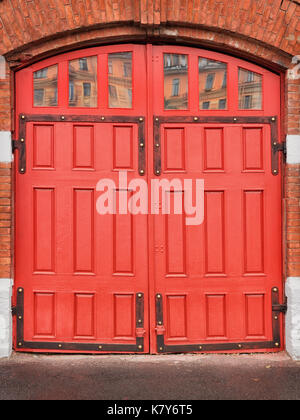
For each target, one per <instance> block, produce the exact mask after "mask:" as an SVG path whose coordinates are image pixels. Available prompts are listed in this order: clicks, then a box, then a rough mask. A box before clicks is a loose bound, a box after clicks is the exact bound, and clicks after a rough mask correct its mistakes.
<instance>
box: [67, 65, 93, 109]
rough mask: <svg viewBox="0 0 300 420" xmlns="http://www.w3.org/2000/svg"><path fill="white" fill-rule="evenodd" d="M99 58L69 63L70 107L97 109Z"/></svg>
mask: <svg viewBox="0 0 300 420" xmlns="http://www.w3.org/2000/svg"><path fill="white" fill-rule="evenodd" d="M97 102H98V100H97V57H86V58H79V59H76V60H72V61H70V62H69V106H72V107H87V108H95V107H97Z"/></svg>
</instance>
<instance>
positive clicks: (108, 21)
mask: <svg viewBox="0 0 300 420" xmlns="http://www.w3.org/2000/svg"><path fill="white" fill-rule="evenodd" d="M299 17H300V3H299V2H298V1H296V0H272V1H270V0H259V1H258V0H241V1H235V0H227V1H222V0H151V1H150V0H105V1H104V0H68V1H66V0H39V1H36V0H35V1H26V0H10V1H8V0H3V1H2V2H1V3H0V39H1V46H0V54H2V55H6V56H7V58H8V60H9V61H11V60H12V61H16V62H17V63H18V62H20V61H21V62H22V61H26V60H27V59H31V58H33V57H38V56H40V57H41V56H43V55H47V54H53V53H54V52H55V51H56V52H59V51H60V50H65V49H73V48H77V47H80V46H81V45H83V46H85V45H88V44H89V43H90V44H91V43H92V44H95V43H100V42H118V41H119V42H120V41H123V40H143V41H145V40H146V41H147V40H149V39H151V40H153V39H154V40H155V39H158V40H162V39H163V40H170V41H177V42H178V41H179V42H193V43H194V44H195V43H197V42H198V43H201V45H204V46H205V45H208V46H210V45H213V46H215V47H216V48H223V50H224V49H225V50H227V51H229V52H230V51H231V52H233V53H237V54H239V53H242V54H244V55H245V56H248V55H249V56H253V57H256V58H257V59H258V60H259V59H262V60H265V61H267V62H270V63H274V64H276V65H279V66H281V67H288V65H289V63H290V56H291V55H295V54H296V53H297V52H296V49H297V43H298V42H299V39H300V27H299Z"/></svg>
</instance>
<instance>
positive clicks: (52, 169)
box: [14, 45, 283, 353]
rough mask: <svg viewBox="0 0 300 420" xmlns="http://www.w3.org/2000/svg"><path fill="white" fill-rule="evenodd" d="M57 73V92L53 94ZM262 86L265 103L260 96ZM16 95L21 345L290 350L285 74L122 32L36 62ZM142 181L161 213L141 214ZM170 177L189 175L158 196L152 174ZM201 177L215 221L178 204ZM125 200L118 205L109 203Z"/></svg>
mask: <svg viewBox="0 0 300 420" xmlns="http://www.w3.org/2000/svg"><path fill="white" fill-rule="evenodd" d="M90 57H92V58H93V60H94V63H96V64H97V66H96V68H97V71H96V72H94V73H95V74H94V76H95V75H96V76H95V77H96V81H95V79H94V82H95V83H96V87H97V89H96V99H95V98H94V99H95V101H94V103H92V105H93V106H91V103H89V102H88V98H89V94H90V95H91V90H93V89H94V88H95V85H92V86H90V87H88V83H90V82H89V80H93V79H92V76H91V74H90V73H89V75H87V74H86V73H84V72H88V70H89V69H87V63H88V64H89V65H90V63H92V60H89V58H90ZM118 60H119V61H118ZM128 60H129V61H128ZM203 60H206V61H203ZM76 62H77V63H79V64H78V72H77V76H76V77H77V79H78V80H79V82H78V83H79V84H80V83H81V81H80V80H81V79H80V78H82V79H83V80H84V78H85V79H86V80H88V82H87V81H86V80H85V81H84V82H83V85H82V89H81V90H80V89H78V90H76V89H77V88H78V86H77V85H76V83H77V82H76V83H75V88H74V85H73V86H72V83H73V82H72V81H71V70H70V69H71V67H72V65H73V63H76ZM205 63H206V66H205ZM216 63H219V64H216ZM220 63H221V64H220ZM118 66H119V67H118ZM222 66H223V67H222ZM224 66H225V67H224ZM114 67H116V68H117V67H118V68H119V70H114ZM55 68H56V69H57V73H56V74H57V77H56V78H55V77H52V76H51V69H52V71H53V69H55ZM203 68H204V70H205V71H204V73H203ZM220 68H221V69H223V73H222V83H221V82H219V85H215V84H217V83H218V82H217V79H218V74H219V73H218V72H219V71H220ZM224 68H225V70H224ZM72 69H73V73H75V70H76V66H75V64H74V66H73V67H72ZM74 69H75V70H74ZM46 70H47V71H46ZM243 71H245V72H246V71H248V76H247V79H246V80H242V76H243ZM73 73H72V74H73ZM209 74H210V75H211V76H209ZM212 74H214V75H215V76H212ZM249 74H250V75H249ZM47 76H48V77H49V80H50V82H49V83H48V84H47ZM72 77H73V76H72ZM76 77H75V76H74V80H75V81H76V80H77V79H76ZM203 78H204V79H205V82H204V84H205V86H204V87H203V88H202V87H201V81H202V80H203ZM72 80H73V79H72ZM224 80H226V81H224ZM43 83H44V85H43ZM55 83H56V85H55V97H54V99H53V97H52V101H54V102H52V104H51V103H49V101H48V102H47V98H46V99H45V97H43V95H47V89H50V91H49V92H50V93H48V96H49V97H50V96H51V86H52V88H53V84H55ZM84 83H85V85H84ZM114 83H115V84H114ZM220 83H221V85H220ZM247 83H248V85H247ZM251 85H252V95H253V96H254V99H255V100H258V102H259V101H260V104H257V103H256V104H254V105H253V103H252V102H251V100H250V99H249V98H248V99H247V98H245V96H251ZM49 86H50V87H49ZM76 86H77V87H76ZM243 89H244V90H243ZM247 89H248V90H247ZM253 89H254V90H253ZM257 89H258V90H259V89H260V91H259V92H258V93H257ZM74 90H75V94H74ZM42 91H43V92H42ZM16 92H17V114H18V121H17V132H16V136H17V141H16V142H15V143H16V144H15V146H16V148H17V149H18V154H17V155H16V159H15V161H16V171H15V172H16V180H15V182H16V188H15V208H16V220H15V279H16V281H15V284H16V288H15V296H14V304H15V314H16V317H15V321H14V322H15V337H14V343H15V348H16V349H17V350H19V351H46V352H51V351H53V352H95V353H101V352H103V353H108V352H117V353H122V352H125V353H148V352H151V353H164V352H205V351H251V352H252V351H262V350H270V351H273V350H277V349H281V348H282V344H283V343H282V340H281V337H282V319H281V315H280V312H279V311H280V306H279V305H278V304H279V303H280V301H281V294H282V257H281V181H280V170H281V169H280V164H279V163H278V162H279V161H278V157H277V155H276V150H275V149H274V145H273V143H275V142H278V137H277V134H278V132H279V128H280V127H279V105H280V99H279V98H280V85H279V77H278V76H277V75H275V74H273V73H270V72H269V71H267V70H265V69H261V68H259V67H257V66H255V65H253V64H250V63H246V62H243V61H240V60H238V59H234V58H232V57H228V56H224V55H221V54H216V53H212V52H208V51H203V50H198V49H191V48H181V47H153V46H142V45H141V46H137V45H135V46H134V45H122V46H113V47H101V48H92V49H88V50H83V51H79V52H73V53H70V54H65V55H61V56H59V57H55V58H51V59H48V60H46V61H44V62H42V63H38V64H35V65H33V66H31V67H29V68H26V69H24V70H22V71H20V72H19V73H18V74H17V77H16ZM243 92H244V98H242V97H240V96H241V95H243ZM249 92H250V93H249ZM52 93H53V91H52ZM76 95H77V96H76ZM80 95H81V96H82V97H80ZM259 95H260V96H259ZM74 97H75V98H77V100H78V103H77V105H76V103H75V102H73V103H71V102H70V101H72V100H74V101H75V99H74ZM216 98H217V99H216ZM199 99H200V100H199ZM254 99H252V100H253V101H254ZM43 100H45V101H46V102H45V103H43ZM39 101H40V103H39ZM55 101H56V102H55ZM80 101H81V102H80ZM201 101H202V102H201ZM213 101H215V102H213ZM216 101H219V102H216ZM243 101H244V102H243ZM207 102H210V105H207ZM74 103H75V105H74ZM251 103H252V105H251ZM207 107H209V108H207ZM210 107H211V108H210ZM120 171H121V172H122V174H123V181H124V174H126V177H127V183H126V184H125V183H123V184H122V183H121V185H120V182H119V177H120ZM105 180H106V181H105ZM107 180H109V181H110V182H111V185H112V186H113V187H112V191H113V193H112V196H109V195H107V199H106V200H104V199H103V197H104V196H103V194H105V193H107V188H104V187H103V188H102V186H103V182H104V183H105V182H108V181H107ZM140 180H144V181H146V182H147V184H148V187H149V188H148V209H149V211H148V214H146V213H147V211H145V206H144V207H143V206H142V207H141V208H143V211H141V212H134V211H130V210H132V209H131V208H130V206H131V205H132V203H135V204H136V206H139V205H141V203H138V202H134V200H132V199H133V198H134V191H133V188H132V186H133V185H136V184H135V183H137V184H138V183H139V181H140ZM162 180H168V181H170V182H173V183H174V185H173V184H172V185H173V186H172V188H171V190H170V191H163V190H161V193H160V194H159V197H158V198H156V199H154V198H153V194H151V193H153V188H152V190H151V182H153V181H154V182H157V181H162ZM174 180H175V181H176V182H175V181H174ZM186 180H191V181H192V183H193V185H194V186H195V184H196V180H200V181H201V182H203V183H204V192H203V194H202V196H201V197H202V198H203V203H202V204H203V211H204V220H203V222H202V220H200V221H198V222H199V223H194V224H189V223H187V220H188V215H187V213H186V212H185V211H183V212H182V213H181V214H180V212H178V211H175V210H174V209H175V207H174V206H175V201H176V203H177V205H178V203H181V204H182V208H183V209H184V208H185V199H186V195H187V193H186V191H185V190H184V182H185V181H186ZM101 182H102V184H101ZM137 191H139V190H137ZM192 195H193V200H194V201H193V203H194V205H195V191H194V192H193V194H192ZM101 197H102V199H101ZM111 197H112V198H111ZM124 197H126V198H125V200H127V201H125V203H126V202H127V203H131V204H129V208H128V206H127V211H123V212H122V211H118V209H119V207H121V205H120V203H121V201H122V200H123V201H122V203H123V210H124ZM101 200H102V201H101ZM110 200H111V201H110ZM130 200H131V201H130ZM153 200H154V201H153ZM155 200H156V201H155ZM164 200H167V201H168V200H170V211H169V212H168V214H163V213H164V212H163V207H164ZM112 203H113V206H114V207H115V209H117V211H115V212H112V213H113V214H110V213H108V214H99V213H101V204H103V205H104V206H107V207H109V206H110V205H111V204H112ZM151 203H152V212H151ZM173 204H174V205H173ZM125 207H126V206H125ZM102 208H103V206H102ZM119 210H120V209H119ZM103 212H104V211H103ZM104 213H105V212H104ZM136 213H137V214H136ZM153 213H154V214H153ZM194 221H195V219H194Z"/></svg>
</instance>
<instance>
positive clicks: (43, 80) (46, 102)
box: [33, 65, 58, 107]
mask: <svg viewBox="0 0 300 420" xmlns="http://www.w3.org/2000/svg"><path fill="white" fill-rule="evenodd" d="M57 73H58V66H57V65H54V66H50V67H45V68H43V69H41V70H37V71H35V72H34V73H33V89H34V100H33V103H34V106H46V107H47V106H57V105H58V101H57Z"/></svg>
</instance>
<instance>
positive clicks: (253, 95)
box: [239, 69, 262, 109]
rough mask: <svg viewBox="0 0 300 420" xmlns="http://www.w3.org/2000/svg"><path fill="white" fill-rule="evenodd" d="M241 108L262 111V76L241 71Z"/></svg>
mask: <svg viewBox="0 0 300 420" xmlns="http://www.w3.org/2000/svg"><path fill="white" fill-rule="evenodd" d="M239 108H240V109H262V76H261V75H260V74H257V73H254V72H252V71H249V70H244V69H239Z"/></svg>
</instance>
